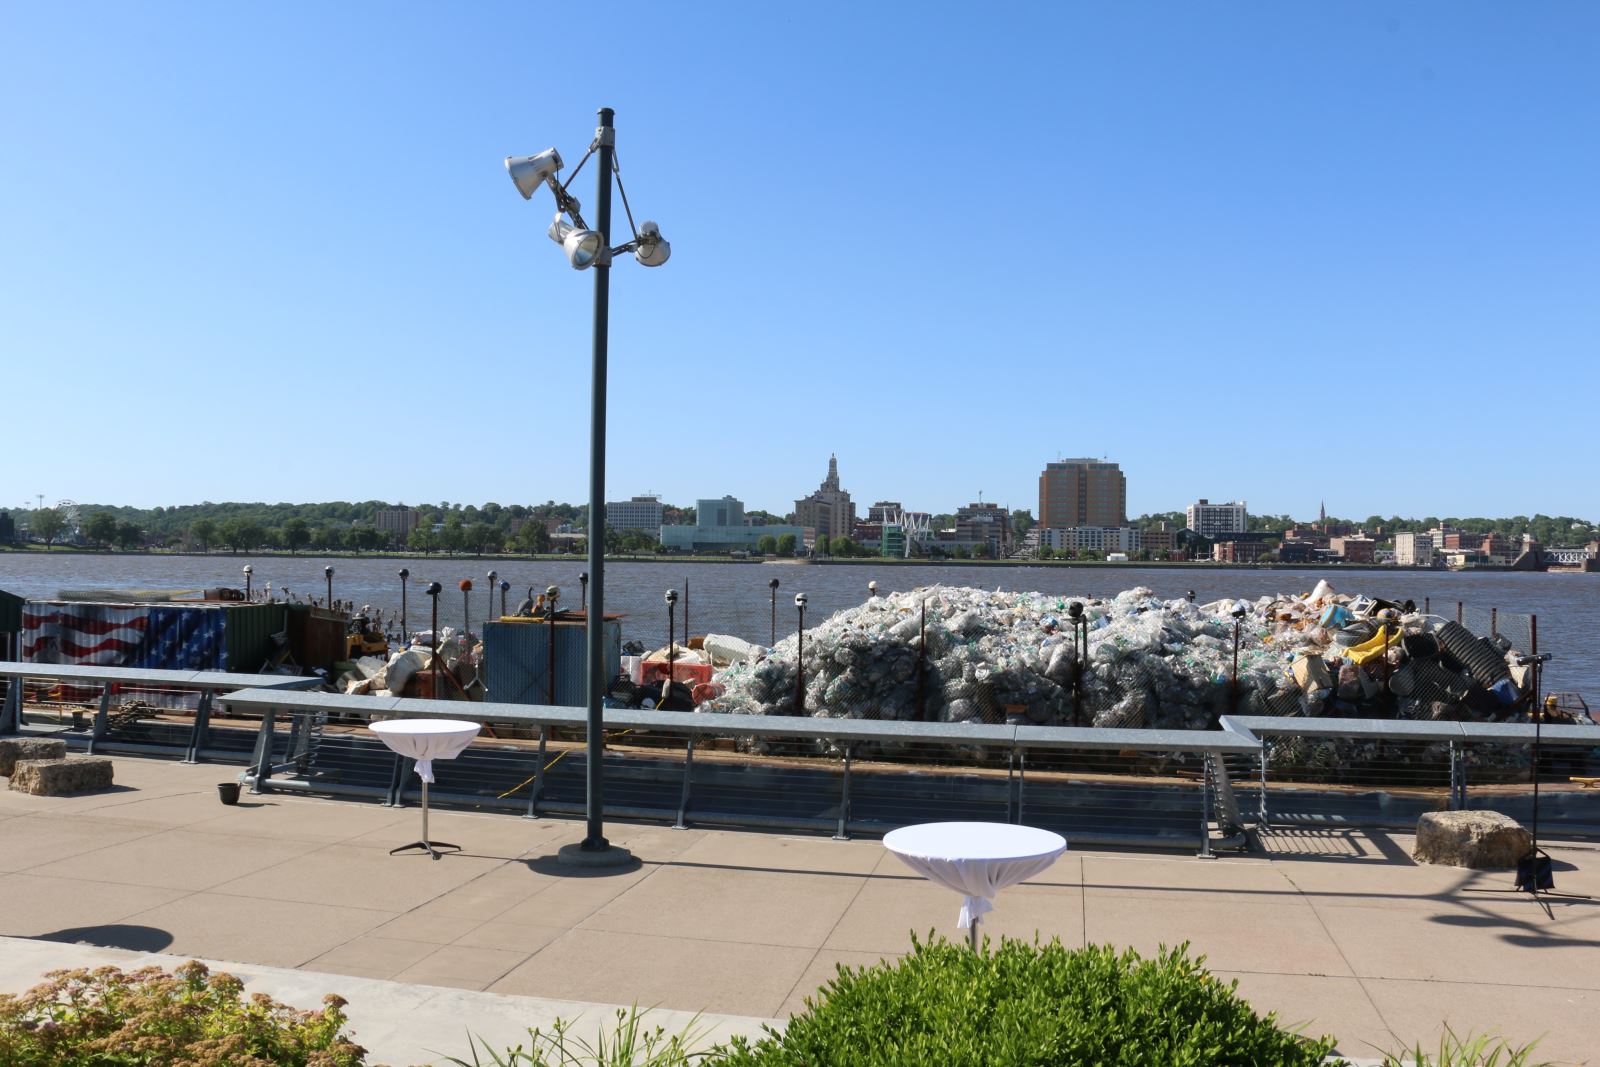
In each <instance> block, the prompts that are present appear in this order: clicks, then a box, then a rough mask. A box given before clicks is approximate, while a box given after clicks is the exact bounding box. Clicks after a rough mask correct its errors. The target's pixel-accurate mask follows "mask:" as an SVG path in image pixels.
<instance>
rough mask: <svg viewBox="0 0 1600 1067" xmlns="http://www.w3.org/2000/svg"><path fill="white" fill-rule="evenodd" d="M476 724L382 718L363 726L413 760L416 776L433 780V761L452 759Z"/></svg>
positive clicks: (475, 730)
mask: <svg viewBox="0 0 1600 1067" xmlns="http://www.w3.org/2000/svg"><path fill="white" fill-rule="evenodd" d="M479 728H480V727H479V725H478V724H477V723H475V722H467V721H466V720H464V719H385V720H384V721H383V722H374V723H369V724H368V725H367V729H369V730H371V731H372V732H373V733H375V734H377V735H378V736H379V737H380V738H382V739H383V743H384V744H386V745H388V746H389V747H390V748H392V749H394V750H395V751H396V752H398V753H400V755H402V756H410V757H411V758H412V759H414V760H416V761H417V777H419V778H421V779H422V780H423V781H424V782H432V781H433V761H434V760H436V759H455V758H456V757H457V756H459V755H461V753H462V752H463V751H464V750H465V749H466V747H467V746H468V745H470V744H472V739H473V738H475V737H477V736H478V730H479Z"/></svg>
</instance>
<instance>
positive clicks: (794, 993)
mask: <svg viewBox="0 0 1600 1067" xmlns="http://www.w3.org/2000/svg"><path fill="white" fill-rule="evenodd" d="M116 773H117V781H118V786H117V788H116V790H114V791H112V792H108V793H100V794H93V795H86V796H77V797H66V798H52V797H32V796H26V795H22V794H17V793H11V792H9V791H0V842H3V846H4V847H0V935H8V936H11V937H23V938H31V939H35V944H34V946H33V948H34V950H35V951H32V952H30V953H22V952H8V953H7V956H8V957H9V958H10V959H11V960H12V961H13V962H12V963H11V964H10V965H7V966H3V967H0V988H5V989H8V990H17V989H21V988H24V987H26V986H27V985H29V984H32V982H33V981H35V980H36V979H37V977H38V975H39V974H42V973H43V971H44V970H47V969H49V968H50V967H52V966H56V965H57V964H54V963H51V962H49V959H50V958H51V957H53V956H54V955H55V954H57V953H60V955H61V957H62V959H63V960H64V961H66V959H67V957H68V955H69V954H70V950H69V949H68V948H67V944H70V943H74V942H86V943H88V944H90V945H98V946H102V947H105V948H109V949H121V950H126V951H132V952H143V953H149V952H160V953H166V954H170V955H173V956H178V957H183V958H188V957H196V958H201V959H206V960H219V961H228V962H230V963H236V964H246V965H252V966H254V967H256V968H280V969H285V971H286V972H288V971H298V972H303V973H304V974H306V975H307V976H308V978H307V981H308V983H309V986H308V988H307V990H306V993H307V996H306V998H305V1000H304V1003H305V1005H306V1006H311V1005H314V1004H315V1003H316V1002H317V1000H318V999H319V998H320V996H321V994H322V993H325V992H337V993H339V994H340V995H342V996H344V997H346V998H347V999H349V1000H350V1001H351V1005H352V1007H351V1011H352V1017H353V1018H354V1019H355V1020H356V1022H357V1031H358V1033H357V1039H358V1040H360V1041H362V1043H364V1044H369V1041H370V1037H369V1036H368V1035H367V1034H363V1033H362V1032H361V1031H362V1030H363V1027H365V1028H367V1029H368V1030H381V1031H383V1032H384V1033H385V1034H387V1035H388V1036H385V1037H384V1038H383V1041H382V1042H381V1043H371V1044H369V1047H371V1048H373V1049H374V1051H375V1052H377V1053H378V1056H377V1058H378V1059H382V1060H384V1061H386V1062H389V1063H412V1062H423V1061H425V1060H426V1059H427V1058H428V1056H429V1053H430V1051H432V1052H441V1053H450V1054H457V1055H460V1054H463V1052H464V1048H465V1039H464V1036H462V1031H463V1030H464V1029H467V1028H470V1029H474V1030H482V1031H483V1032H485V1033H487V1032H488V1029H487V1028H489V1027H500V1026H502V1025H503V1023H504V1022H505V1020H506V1019H508V1018H511V1017H517V1016H518V1015H519V1013H524V1012H525V1013H527V1015H526V1018H527V1021H526V1022H525V1023H522V1024H521V1025H518V1026H515V1027H512V1028H511V1029H512V1032H513V1037H514V1036H515V1034H516V1033H520V1031H521V1030H522V1029H524V1028H525V1027H526V1026H529V1025H538V1024H540V1023H541V1022H547V1021H548V1018H551V1017H553V1016H551V1015H548V1014H541V1013H548V1012H550V1011H554V1012H555V1014H562V1011H561V1010H556V1009H553V1008H551V1007H550V1005H551V1004H560V1005H563V1006H566V1007H565V1008H564V1009H563V1010H565V1011H566V1013H567V1014H568V1015H569V1016H570V1014H571V1011H572V1009H571V1006H572V1005H574V1004H575V1003H576V1004H579V1005H591V1006H593V1005H599V1006H605V1005H615V1004H632V1003H638V1004H640V1005H654V1006H657V1007H659V1008H662V1009H667V1010H671V1011H681V1012H685V1013H691V1014H692V1013H694V1012H707V1013H711V1014H712V1015H714V1016H716V1017H717V1018H715V1019H708V1020H707V1021H708V1022H709V1023H710V1024H711V1026H712V1028H713V1030H714V1031H715V1033H716V1034H717V1035H725V1034H727V1033H732V1032H749V1031H751V1030H753V1029H754V1028H756V1027H757V1026H758V1025H759V1022H760V1021H761V1020H763V1019H773V1018H784V1017H786V1016H787V1015H788V1014H789V1013H791V1012H793V1011H797V1010H800V1009H801V1008H802V1007H803V1004H804V1001H805V998H806V997H808V996H811V995H813V994H814V993H815V991H816V990H817V988H818V986H820V985H821V984H822V983H823V982H825V981H826V980H827V979H828V978H829V977H830V976H831V975H832V974H833V972H834V968H835V966H836V965H837V964H839V963H845V964H852V965H859V964H867V963H872V962H875V961H877V960H880V959H884V958H892V957H895V956H897V955H899V954H900V953H902V952H904V951H906V950H907V949H908V948H909V944H910V932H911V931H917V932H919V933H926V932H928V931H930V930H937V931H939V932H941V933H944V934H945V935H947V936H950V937H955V936H957V934H958V932H957V931H956V930H955V928H954V926H955V918H956V913H957V911H958V909H959V903H960V902H959V899H958V898H956V897H955V895H954V894H952V893H950V892H948V891H946V890H943V889H939V888H937V887H935V886H932V885H930V884H929V883H927V882H925V881H923V880H922V879H921V878H919V877H917V876H915V875H914V874H912V873H911V872H910V871H909V870H908V869H907V868H905V867H904V866H903V865H901V864H900V862H899V861H898V860H896V859H894V858H893V857H892V856H889V855H887V854H886V853H885V852H884V850H883V847H882V845H881V843H880V842H878V841H876V840H857V841H849V842H837V841H832V840H830V839H828V838H826V837H821V836H817V837H804V836H791V835H774V834H757V833H747V832H729V831H713V830H693V829H692V830H686V831H674V830H671V829H668V828H664V827H657V826H643V825H634V824H614V825H612V826H610V827H608V834H609V836H611V837H612V838H613V840H615V841H617V842H618V843H620V844H623V845H626V846H627V847H628V848H630V849H632V850H633V851H634V853H635V854H636V855H637V856H639V857H640V859H641V861H642V862H641V863H640V864H639V865H637V866H636V867H633V868H630V869H623V870H621V871H606V870H596V871H585V872H572V871H569V870H567V869H565V868H563V867H560V866H559V865H558V864H557V863H556V862H555V859H554V856H555V852H556V850H557V848H558V847H559V846H560V845H562V844H565V843H567V842H570V841H573V840H576V839H578V838H579V837H581V835H582V826H581V823H579V822H576V821H573V820H565V819H539V820H528V819H520V818H515V817H511V816H506V815H480V814H474V813H465V812H446V811H437V810H436V811H435V813H434V816H433V834H434V836H435V837H436V838H438V839H442V840H449V841H454V842H456V843H459V844H461V845H463V846H464V851H463V852H462V853H460V854H456V855H449V856H446V857H445V858H444V859H442V860H440V861H433V860H430V859H428V858H427V857H426V856H417V855H415V854H409V855H404V856H390V855H389V854H388V850H389V848H391V847H394V846H395V845H399V844H404V843H406V842H407V841H410V840H413V839H414V838H415V837H416V836H417V830H418V817H419V816H418V812H417V811H416V810H415V809H414V808H412V809H391V808H384V807H381V806H377V805H373V804H369V803H361V802H356V801H349V800H318V799H311V798H302V797H286V796H280V795H276V794H274V795H269V796H264V797H249V796H246V797H245V799H244V800H242V801H241V802H240V804H239V805H238V806H236V807H224V806H222V805H221V804H219V803H218V801H217V799H216V789H215V783H217V782H219V781H223V780H227V779H228V778H230V777H231V776H232V773H233V771H232V769H231V768H225V767H216V766H210V767H207V766H198V767H197V766H191V765H184V764H177V763H171V762H164V761H158V760H150V759H136V758H118V759H117V765H116ZM1264 844H1265V845H1266V846H1267V851H1266V852H1264V853H1258V854H1255V855H1252V856H1248V857H1224V858H1221V859H1217V860H1213V861H1204V860H1199V859H1196V858H1193V857H1190V856H1177V855H1172V854H1161V853H1133V852H1119V853H1109V852H1080V851H1076V850H1075V851H1071V852H1069V853H1068V854H1067V855H1066V856H1064V857H1063V858H1062V860H1061V861H1059V862H1058V863H1057V864H1056V865H1055V866H1054V867H1053V868H1052V869H1051V870H1049V871H1048V872H1046V873H1045V874H1043V875H1041V876H1040V877H1038V878H1036V879H1034V880H1033V881H1031V882H1029V883H1027V884H1025V885H1022V886H1018V887H1016V888H1013V889H1010V890H1007V891H1005V892H1004V893H1003V894H1002V895H1001V896H1000V898H999V900H998V901H997V910H996V911H995V912H994V913H993V914H992V915H991V916H989V917H988V919H989V922H988V923H987V927H988V929H987V932H988V933H989V934H990V935H991V936H997V935H1001V934H1005V935H1009V936H1019V937H1028V938H1031V937H1033V936H1035V935H1036V934H1037V935H1039V936H1041V937H1045V938H1049V937H1060V938H1061V940H1062V941H1063V942H1064V943H1065V944H1068V945H1082V944H1085V943H1101V942H1110V943H1112V944H1115V945H1119V946H1120V945H1132V946H1134V947H1136V948H1138V949H1139V950H1140V951H1145V952H1148V951H1153V950H1155V949H1156V948H1157V947H1158V946H1159V945H1161V944H1168V945H1171V944H1176V943H1177V942H1179V941H1189V942H1190V943H1191V945H1192V946H1193V951H1195V952H1196V953H1203V954H1204V955H1205V956H1206V957H1207V958H1208V961H1209V966H1210V967H1211V968H1212V969H1213V970H1214V971H1215V973H1217V974H1219V975H1220V976H1222V977H1224V978H1237V979H1238V980H1239V988H1240V991H1241V992H1242V993H1243V994H1244V995H1245V996H1246V997H1247V998H1248V999H1249V1000H1250V1001H1251V1002H1252V1004H1254V1005H1255V1006H1256V1007H1257V1008H1258V1009H1259V1010H1276V1011H1278V1012H1279V1013H1280V1015H1281V1016H1283V1017H1284V1019H1286V1020H1287V1021H1289V1022H1291V1023H1304V1024H1306V1029H1307V1030H1309V1031H1315V1032H1318V1033H1332V1034H1334V1035H1336V1036H1337V1037H1338V1038H1339V1040H1340V1047H1341V1050H1342V1051H1344V1052H1345V1053H1346V1054H1347V1055H1351V1056H1358V1057H1372V1056H1376V1055H1377V1054H1378V1052H1379V1051H1382V1050H1393V1049H1396V1048H1398V1047H1400V1046H1401V1045H1405V1044H1412V1043H1415V1042H1417V1041H1419V1040H1420V1041H1422V1042H1423V1043H1424V1044H1425V1045H1427V1044H1430V1043H1435V1042H1436V1040H1437V1035H1438V1033H1439V1031H1440V1029H1441V1027H1442V1026H1443V1025H1446V1024H1448V1025H1450V1026H1452V1027H1453V1028H1455V1029H1456V1030H1457V1031H1458V1032H1465V1031H1469V1030H1471V1031H1480V1032H1481V1031H1485V1030H1488V1031H1492V1032H1495V1033H1499V1034H1503V1035H1504V1036H1506V1037H1509V1038H1512V1039H1514V1040H1517V1041H1526V1040H1531V1039H1533V1038H1535V1037H1540V1036H1541V1035H1543V1037H1544V1040H1543V1042H1542V1043H1541V1045H1540V1052H1541V1054H1542V1055H1544V1056H1545V1057H1548V1058H1552V1059H1555V1060H1557V1061H1559V1062H1562V1063H1584V1062H1590V1061H1591V1060H1592V1061H1593V1062H1600V903H1596V902H1588V901H1559V902H1557V903H1556V904H1555V905H1554V908H1553V911H1554V918H1547V917H1546V916H1545V914H1544V912H1543V911H1542V910H1541V909H1540V908H1539V907H1538V906H1537V904H1535V902H1534V901H1532V900H1531V899H1529V898H1528V897H1527V896H1526V895H1524V894H1518V893H1496V892H1482V891H1480V890H1491V889H1502V888H1505V887H1506V886H1508V885H1509V883H1510V876H1509V874H1508V873H1504V872H1472V871H1464V870H1458V869H1454V868H1439V867H1421V866H1418V865H1416V864H1414V863H1412V862H1411V860H1410V859H1409V849H1410V840H1409V838H1407V837H1405V836H1404V835H1389V834H1382V833H1376V832H1363V831H1356V830H1349V831H1310V830H1307V831H1288V832H1281V833H1274V834H1271V835H1268V836H1267V838H1266V839H1265V841H1264ZM1551 851H1552V853H1553V854H1554V856H1555V858H1556V867H1557V875H1556V877H1557V881H1558V886H1559V888H1561V889H1563V890H1567V891H1572V892H1580V893H1583V892H1588V893H1596V894H1600V848H1597V847H1595V846H1594V845H1591V844H1581V845H1566V846H1562V847H1558V848H1553V849H1552V850H1551ZM77 951H84V950H81V949H80V950H77ZM16 961H21V962H16ZM60 965H63V966H65V965H71V964H70V962H63V963H62V964H60ZM239 970H241V972H242V971H243V968H239ZM262 973H263V974H266V973H267V972H266V971H263V972H262ZM271 973H273V974H276V973H278V972H271ZM242 976H243V974H242ZM263 980H264V981H265V980H273V981H281V979H263ZM357 980H371V981H372V982H378V983H382V982H395V983H401V984H402V987H411V988H414V989H416V990H422V992H413V993H412V994H410V997H411V1000H410V1001H407V1000H406V999H405V997H404V996H401V997H400V1001H399V1002H400V1003H402V1004H411V1007H409V1008H406V1009H404V1010H402V1011H400V1012H399V1014H400V1015H404V1016H407V1018H406V1019H404V1020H400V1023H403V1025H400V1023H397V1022H396V1020H394V1019H390V1020H389V1021H388V1022H384V1021H383V1020H382V1015H381V1013H379V1014H376V1015H375V1014H372V1013H371V1011H372V1008H373V1005H372V1004H369V1003H367V1002H366V1001H367V1000H371V1001H374V1002H377V1001H383V1000H395V998H396V996H399V994H396V993H394V992H393V990H395V989H397V988H401V987H396V986H391V985H365V984H362V983H361V982H359V981H357ZM290 984H291V985H292V984H293V983H290ZM451 988H453V989H458V990H467V991H474V992H479V993H485V994H489V995H490V999H486V1000H484V1001H482V1002H478V1001H470V1000H469V1001H464V1002H462V1003H455V1002H453V1001H448V1000H446V1001H437V999H436V1002H437V1003H440V1004H444V1005H445V1008H444V1010H443V1011H442V1012H441V1013H440V1014H439V1015H438V1018H439V1019H440V1020H442V1023H441V1024H439V1025H443V1024H445V1023H448V1024H449V1025H450V1027H451V1029H452V1031H453V1032H450V1033H442V1034H439V1035H438V1037H437V1039H436V1040H433V1041H431V1042H424V1040H423V1039H422V1038H421V1037H420V1036H419V1034H420V1033H422V1032H424V1031H427V1030H429V1028H430V1027H432V1026H434V1025H435V1024H433V1023H431V1022H429V1021H428V1020H429V1019H430V1018H432V1016H429V1015H428V1013H427V1011H426V1010H424V1009H423V1008H422V1007H421V1006H420V1005H421V1004H422V1003H425V1002H427V1001H428V998H430V997H432V998H438V997H441V996H446V994H445V993H444V991H445V990H446V989H451ZM378 990H390V991H391V992H389V993H387V994H382V995H380V993H379V992H378ZM353 994H354V995H353ZM506 997H510V998H533V999H527V1000H523V999H512V1000H504V999H502V998H506ZM286 999H291V1000H292V1002H295V1003H300V1002H301V1001H300V1000H295V999H293V998H292V997H286ZM474 1004H477V1005H479V1006H478V1007H473V1006H472V1005H474ZM599 1010H601V1009H600V1008H593V1009H592V1012H593V1011H599ZM480 1017H481V1019H482V1020H483V1026H482V1027H480V1026H478V1025H477V1021H476V1020H478V1019H479V1018H480ZM670 1018H673V1019H677V1018H687V1015H685V1016H682V1017H679V1016H672V1017H670ZM664 1025H668V1023H667V1022H666V1021H665V1019H664ZM495 1032H496V1033H498V1032H500V1031H499V1030H495Z"/></svg>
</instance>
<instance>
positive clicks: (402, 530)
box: [372, 504, 422, 545]
mask: <svg viewBox="0 0 1600 1067" xmlns="http://www.w3.org/2000/svg"><path fill="white" fill-rule="evenodd" d="M421 522H422V512H420V511H418V510H417V509H416V508H408V507H406V506H405V505H404V504H397V505H395V506H394V507H392V508H379V509H378V510H377V511H376V512H375V513H374V514H373V516H372V526H373V528H374V529H375V530H377V531H378V532H379V533H381V534H383V536H385V537H387V538H388V539H389V542H390V543H391V544H397V545H398V544H404V543H405V541H406V538H408V537H410V536H411V531H412V530H415V529H416V528H417V525H418V524H419V523H421Z"/></svg>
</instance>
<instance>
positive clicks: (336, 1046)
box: [0, 960, 366, 1067]
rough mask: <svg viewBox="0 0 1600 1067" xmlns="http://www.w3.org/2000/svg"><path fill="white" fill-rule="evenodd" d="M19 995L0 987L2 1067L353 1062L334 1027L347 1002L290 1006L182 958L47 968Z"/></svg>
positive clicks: (268, 1066) (344, 1065) (354, 1055)
mask: <svg viewBox="0 0 1600 1067" xmlns="http://www.w3.org/2000/svg"><path fill="white" fill-rule="evenodd" d="M45 977H46V978H47V979H49V981H47V982H45V983H44V984H43V985H38V986H35V987H34V988H32V989H30V990H28V992H26V993H23V994H22V995H21V996H12V995H10V994H0V1064H5V1065H6V1067H146V1065H149V1067H157V1065H159V1067H168V1065H173V1067H361V1065H362V1064H363V1063H365V1061H366V1050H365V1049H363V1048H362V1047H361V1046H360V1045H357V1044H355V1043H354V1042H352V1041H351V1040H350V1039H349V1038H346V1037H344V1036H342V1035H341V1034H340V1033H339V1031H340V1029H341V1028H342V1027H343V1026H344V1023H345V1015H344V1010H343V1009H344V1005H345V1002H344V1001H343V1000H341V999H340V998H338V997H335V996H328V997H324V998H323V1005H324V1007H323V1009H322V1010H321V1011H298V1010H296V1009H294V1008H291V1007H289V1006H288V1005H287V1004H279V1003H277V1002H276V1001H274V1000H273V999H272V998H271V997H269V996H267V995H265V994H263V993H257V994H254V995H253V996H251V997H250V998H249V999H248V1000H244V999H241V997H240V994H241V992H242V991H243V988H244V986H243V983H242V982H240V981H239V979H237V978H235V977H234V976H233V975H231V974H212V973H211V972H210V971H209V970H208V969H207V968H206V966H205V965H204V964H202V963H198V962H196V961H194V960H190V961H189V962H188V963H185V964H184V965H182V966H181V967H179V968H177V970H176V972H175V973H173V974H168V973H167V972H165V971H163V970H161V969H160V968H159V967H146V968H143V969H141V970H137V971H132V972H127V973H125V972H123V971H121V970H119V969H117V968H115V967H101V968H98V969H96V970H93V971H87V970H74V971H51V972H50V973H49V974H47V975H46V976H45Z"/></svg>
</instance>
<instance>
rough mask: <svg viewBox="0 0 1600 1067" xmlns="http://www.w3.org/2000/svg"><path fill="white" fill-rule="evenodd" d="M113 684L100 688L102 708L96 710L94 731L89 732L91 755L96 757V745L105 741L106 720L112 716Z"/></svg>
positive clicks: (105, 684)
mask: <svg viewBox="0 0 1600 1067" xmlns="http://www.w3.org/2000/svg"><path fill="white" fill-rule="evenodd" d="M111 686H112V683H111V682H106V683H104V684H102V685H101V686H100V706H99V707H98V708H96V709H95V713H94V729H92V730H90V731H89V755H91V756H92V755H94V749H95V745H96V744H98V743H99V742H100V741H102V740H104V739H105V736H106V720H107V719H108V718H109V717H110V715H111Z"/></svg>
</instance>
